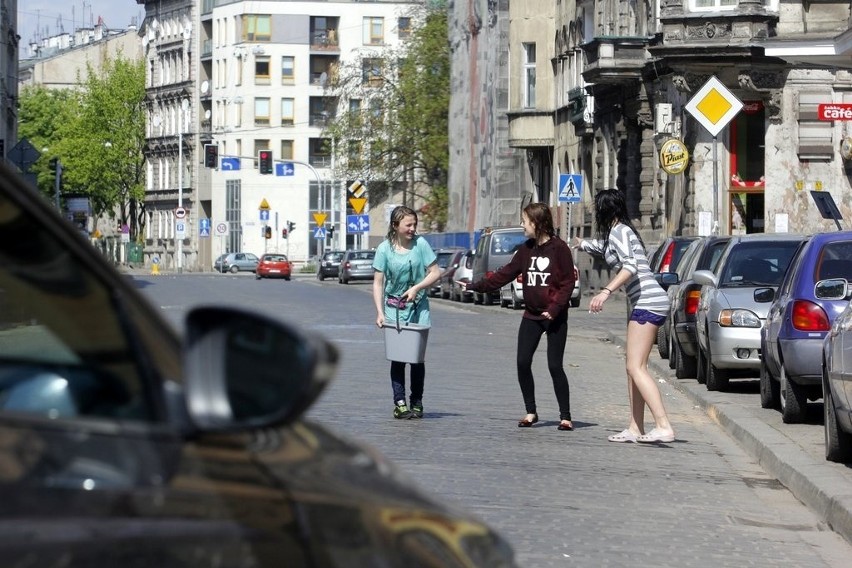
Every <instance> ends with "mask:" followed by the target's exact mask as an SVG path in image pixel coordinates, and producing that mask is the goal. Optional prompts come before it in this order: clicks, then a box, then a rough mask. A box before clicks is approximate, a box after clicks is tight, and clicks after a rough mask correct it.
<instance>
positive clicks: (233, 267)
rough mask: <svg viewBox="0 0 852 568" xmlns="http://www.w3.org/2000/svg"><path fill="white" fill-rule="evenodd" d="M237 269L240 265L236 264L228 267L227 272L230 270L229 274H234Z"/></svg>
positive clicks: (238, 269)
mask: <svg viewBox="0 0 852 568" xmlns="http://www.w3.org/2000/svg"><path fill="white" fill-rule="evenodd" d="M239 271H240V267H239V266H237V265H236V264H235V265H234V266H232V267H231V268H229V269H228V272H230V273H231V274H236V273H237V272H239Z"/></svg>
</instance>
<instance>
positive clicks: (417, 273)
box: [373, 237, 438, 325]
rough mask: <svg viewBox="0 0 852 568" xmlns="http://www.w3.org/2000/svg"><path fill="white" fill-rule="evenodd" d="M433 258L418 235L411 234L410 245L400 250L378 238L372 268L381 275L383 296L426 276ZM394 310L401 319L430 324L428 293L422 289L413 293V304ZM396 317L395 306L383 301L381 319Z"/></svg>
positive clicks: (406, 288) (409, 285)
mask: <svg viewBox="0 0 852 568" xmlns="http://www.w3.org/2000/svg"><path fill="white" fill-rule="evenodd" d="M437 258H438V257H437V256H436V255H435V251H433V250H432V247H431V246H429V243H427V242H426V239H424V238H422V237H415V239H414V246H412V247H411V250H409V251H407V252H403V253H400V252H397V251H395V250H394V249H393V246H391V243H390V241H388V240H384V241H382V244H380V245H379V246H378V247H376V257H375V258H374V259H373V268H374V269H376V270H378V271H379V272H382V273H384V275H385V298H387V297H388V296H401V295H402V294H403V293H404V292H405V291H406V290H408V289H409V288H411V286H413V285H414V284H417V283H418V282H420V281H421V280H423V278H425V277H426V269H427V268H428V267H429V266H430V265H431V264H432V263H434V262H435V261H436V260H437ZM412 310H413V311H412ZM398 312H399V318H400V320H401V321H407V322H409V323H418V324H421V325H431V323H432V321H431V319H430V316H429V294H427V291H426V290H421V291H420V292H419V293H418V294H417V301H416V302H415V304H408V305H407V306H406V307H405V309H402V310H398ZM396 318H397V309H396V308H392V307H389V306H388V305H387V302H385V320H386V321H388V322H395V321H396Z"/></svg>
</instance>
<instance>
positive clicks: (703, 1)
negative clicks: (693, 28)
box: [689, 0, 738, 11]
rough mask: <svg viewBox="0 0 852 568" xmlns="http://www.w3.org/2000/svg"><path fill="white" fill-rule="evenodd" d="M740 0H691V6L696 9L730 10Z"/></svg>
mask: <svg viewBox="0 0 852 568" xmlns="http://www.w3.org/2000/svg"><path fill="white" fill-rule="evenodd" d="M737 2H738V0H690V2H689V4H690V8H691V9H692V10H695V11H705V10H729V9H732V8H736V7H737Z"/></svg>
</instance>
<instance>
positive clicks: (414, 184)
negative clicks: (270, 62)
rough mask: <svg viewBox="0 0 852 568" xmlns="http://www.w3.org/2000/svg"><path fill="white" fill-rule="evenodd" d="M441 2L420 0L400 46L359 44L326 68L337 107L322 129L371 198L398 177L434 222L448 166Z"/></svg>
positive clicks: (346, 172)
mask: <svg viewBox="0 0 852 568" xmlns="http://www.w3.org/2000/svg"><path fill="white" fill-rule="evenodd" d="M442 4H443V3H431V4H430V5H429V6H427V7H425V8H422V10H423V12H422V13H421V14H419V15H418V16H419V17H417V18H413V19H417V20H421V21H422V25H421V26H419V27H417V28H415V29H414V30H413V32H412V35H411V37H410V38H409V39H408V41H406V42H405V43H404V44H403V45H402V47H401V48H400V49H398V50H391V49H385V50H381V51H362V52H361V53H360V54H359V55H360V59H359V60H357V61H353V62H351V63H349V64H348V65H344V66H342V67H341V68H340V69H339V70H338V72H337V73H336V76H332V81H331V86H330V88H331V91H332V94H333V95H334V96H335V97H336V99H337V100H338V101H339V104H338V108H339V109H340V110H339V112H338V113H337V114H336V116H335V117H334V118H332V119H331V120H330V121H329V123H328V125H327V127H326V130H325V136H326V137H327V138H328V139H330V140H332V141H333V145H334V150H335V154H336V159H335V174H336V175H337V177H339V178H343V179H350V180H355V179H361V180H364V181H365V182H367V184H368V187H370V193H369V196H370V199H371V201H374V202H375V201H379V200H381V199H384V198H385V197H386V192H387V191H388V189H386V188H392V187H399V186H400V185H402V186H403V187H405V188H406V189H405V191H406V192H408V193H410V195H411V197H413V198H420V199H421V200H423V201H425V203H426V204H427V206H426V207H423V208H422V209H421V214H422V216H423V225H425V226H427V227H429V228H431V229H435V230H443V227H444V225H445V223H446V218H447V213H446V212H447V198H446V194H447V168H448V167H449V150H448V139H447V136H448V121H449V101H450V48H449V42H448V39H447V10H446V7H445V6H443V5H442ZM378 188H385V189H384V191H381V190H378ZM404 201H406V202H407V204H410V203H411V202H413V200H411V199H406V198H404Z"/></svg>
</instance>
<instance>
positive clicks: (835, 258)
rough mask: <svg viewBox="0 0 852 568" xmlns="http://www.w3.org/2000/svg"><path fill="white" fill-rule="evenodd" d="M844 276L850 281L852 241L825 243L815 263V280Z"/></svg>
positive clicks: (851, 279)
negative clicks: (817, 261)
mask: <svg viewBox="0 0 852 568" xmlns="http://www.w3.org/2000/svg"><path fill="white" fill-rule="evenodd" d="M828 278H845V279H846V280H849V281H852V242H850V241H839V242H836V243H827V244H826V245H825V246H824V247H823V249H822V254H821V255H820V259H819V263H818V264H817V278H816V279H817V281H819V280H826V279H828Z"/></svg>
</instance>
